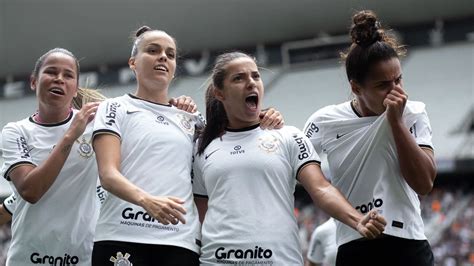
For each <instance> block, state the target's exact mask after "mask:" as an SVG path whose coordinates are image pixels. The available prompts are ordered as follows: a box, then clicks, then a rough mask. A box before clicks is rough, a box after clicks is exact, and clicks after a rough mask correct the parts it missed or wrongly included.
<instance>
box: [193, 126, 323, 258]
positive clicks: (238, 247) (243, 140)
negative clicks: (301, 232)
mask: <svg viewBox="0 0 474 266" xmlns="http://www.w3.org/2000/svg"><path fill="white" fill-rule="evenodd" d="M310 162H319V157H318V155H317V154H316V152H315V151H314V149H313V147H311V144H310V142H309V140H308V139H307V138H306V137H305V136H304V135H303V134H302V132H301V131H299V130H298V129H296V128H294V127H284V128H282V129H279V130H262V129H260V127H258V126H256V127H252V128H249V129H247V130H245V131H239V132H230V131H227V132H226V133H225V134H224V135H223V136H222V140H221V139H220V138H217V139H215V140H213V141H212V142H211V143H210V144H209V146H207V148H206V149H205V151H204V153H203V154H202V155H200V156H199V155H196V157H195V162H194V179H193V181H194V182H193V189H194V193H195V195H196V196H207V197H208V210H207V213H206V216H205V220H204V222H203V226H202V244H203V246H202V249H201V252H202V254H201V258H200V259H201V263H202V264H204V265H208V264H224V263H225V264H227V263H239V265H243V264H245V265H255V264H273V265H302V264H303V258H302V254H301V247H300V242H299V236H298V226H297V224H296V219H295V216H294V212H293V209H294V196H293V193H294V191H295V185H296V182H297V180H296V176H297V174H298V171H299V169H300V167H302V166H303V165H305V164H307V163H310Z"/></svg>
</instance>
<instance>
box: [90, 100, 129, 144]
mask: <svg viewBox="0 0 474 266" xmlns="http://www.w3.org/2000/svg"><path fill="white" fill-rule="evenodd" d="M124 115H126V110H125V106H124V104H123V103H120V102H118V101H117V100H116V99H109V100H106V101H104V102H102V103H101V104H100V105H99V108H98V109H97V113H96V115H95V120H94V134H93V138H95V137H96V136H97V135H100V134H111V135H114V136H117V137H118V138H119V139H121V137H122V132H121V127H120V124H121V123H120V122H121V121H122V119H123V117H124Z"/></svg>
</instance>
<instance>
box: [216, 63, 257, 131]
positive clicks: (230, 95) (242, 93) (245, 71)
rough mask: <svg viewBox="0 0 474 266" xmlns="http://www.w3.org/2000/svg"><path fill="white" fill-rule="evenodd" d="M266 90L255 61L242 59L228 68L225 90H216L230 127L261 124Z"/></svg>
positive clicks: (228, 65) (230, 64)
mask: <svg viewBox="0 0 474 266" xmlns="http://www.w3.org/2000/svg"><path fill="white" fill-rule="evenodd" d="M263 94H264V88H263V82H262V80H261V78H260V73H259V71H258V67H257V65H256V64H255V61H254V60H252V59H251V58H248V57H241V58H237V59H234V60H232V61H230V62H229V63H228V64H227V66H226V76H225V78H224V82H223V88H218V89H216V98H217V99H218V100H220V101H221V102H222V103H223V105H224V108H225V110H226V113H227V117H228V119H229V127H231V128H243V127H247V126H251V125H254V124H256V123H258V122H259V114H260V110H261V103H262V100H263Z"/></svg>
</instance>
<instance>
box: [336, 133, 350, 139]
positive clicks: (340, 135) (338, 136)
mask: <svg viewBox="0 0 474 266" xmlns="http://www.w3.org/2000/svg"><path fill="white" fill-rule="evenodd" d="M345 135H347V133H346V134H339V133H337V135H336V139H339V138H341V137H343V136H345Z"/></svg>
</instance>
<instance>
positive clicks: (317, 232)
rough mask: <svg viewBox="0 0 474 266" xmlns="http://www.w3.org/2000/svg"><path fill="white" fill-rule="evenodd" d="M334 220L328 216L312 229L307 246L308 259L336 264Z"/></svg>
mask: <svg viewBox="0 0 474 266" xmlns="http://www.w3.org/2000/svg"><path fill="white" fill-rule="evenodd" d="M336 255H337V244H336V222H335V220H334V218H329V220H327V221H326V222H325V223H323V224H321V225H320V226H318V227H317V228H316V229H314V232H313V234H311V240H310V242H309V248H308V256H307V257H308V260H309V261H311V262H313V263H319V264H324V265H336Z"/></svg>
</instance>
